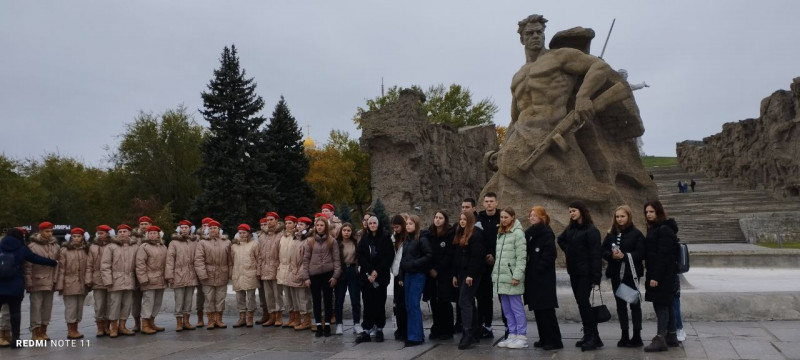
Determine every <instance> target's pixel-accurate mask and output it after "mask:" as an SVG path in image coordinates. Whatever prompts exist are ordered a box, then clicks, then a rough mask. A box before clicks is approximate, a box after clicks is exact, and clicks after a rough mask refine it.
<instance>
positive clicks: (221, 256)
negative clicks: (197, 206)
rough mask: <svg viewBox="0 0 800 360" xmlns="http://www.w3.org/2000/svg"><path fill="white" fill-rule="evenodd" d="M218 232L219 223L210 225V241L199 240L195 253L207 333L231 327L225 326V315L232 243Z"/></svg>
mask: <svg viewBox="0 0 800 360" xmlns="http://www.w3.org/2000/svg"><path fill="white" fill-rule="evenodd" d="M219 228H220V224H219V222H218V221H216V220H212V221H211V222H209V223H208V238H207V239H204V240H200V243H199V244H197V249H196V250H195V252H194V269H195V271H196V272H197V280H198V281H200V284H202V285H203V296H204V298H205V309H206V315H208V327H207V328H206V329H208V330H211V329H214V328H215V327H217V328H221V329H224V328H227V327H228V325H225V323H223V322H222V313H223V312H224V311H225V296H226V295H227V290H228V280H229V279H230V271H231V263H230V254H231V242H230V240H228V238H227V237H225V236H224V235H220V231H219Z"/></svg>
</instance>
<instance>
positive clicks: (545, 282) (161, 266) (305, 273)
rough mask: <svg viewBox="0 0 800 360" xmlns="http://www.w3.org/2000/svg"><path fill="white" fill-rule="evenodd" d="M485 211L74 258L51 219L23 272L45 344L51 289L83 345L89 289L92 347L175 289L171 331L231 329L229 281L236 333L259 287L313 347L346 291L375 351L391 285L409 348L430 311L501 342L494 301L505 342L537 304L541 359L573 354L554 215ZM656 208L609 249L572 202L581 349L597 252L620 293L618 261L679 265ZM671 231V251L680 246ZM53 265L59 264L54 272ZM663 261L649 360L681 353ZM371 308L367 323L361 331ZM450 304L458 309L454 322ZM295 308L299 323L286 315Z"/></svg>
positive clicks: (176, 238) (208, 223)
mask: <svg viewBox="0 0 800 360" xmlns="http://www.w3.org/2000/svg"><path fill="white" fill-rule="evenodd" d="M483 200H484V201H483V205H484V208H485V210H484V211H481V212H480V213H478V212H477V211H476V209H475V201H474V200H473V199H465V200H464V201H463V202H462V211H461V213H460V214H459V218H458V220H457V221H455V223H454V224H452V225H451V224H450V221H449V217H448V215H447V212H446V211H443V210H442V211H437V212H436V213H435V216H434V219H433V221H432V224H431V225H430V227H429V228H428V229H422V228H421V221H420V218H419V217H418V216H416V215H408V214H399V215H396V216H394V218H392V220H391V226H392V229H391V231H388V232H384V231H383V230H384V227H385V226H386V225H389V224H382V223H380V222H379V219H378V218H377V217H376V216H375V215H374V214H372V213H368V214H366V215H365V216H364V218H363V222H362V226H363V228H362V229H361V230H359V231H358V232H355V230H354V227H353V225H351V224H349V223H345V224H342V223H341V221H339V219H338V218H336V216H334V215H333V213H334V207H333V206H332V205H330V204H325V205H323V207H322V211H321V212H320V213H318V214H316V215H315V216H314V219H313V220H312V219H310V218H308V217H300V218H297V217H295V216H286V217H284V218H283V219H282V220H283V221H280V220H281V219H280V217H279V215H278V214H276V213H274V212H269V213H267V214H266V216H265V217H264V218H263V219H261V221H260V223H261V224H260V225H261V229H260V230H259V231H256V232H252V231H251V228H250V226H248V225H247V224H241V225H239V226H238V227H237V232H236V234H235V235H234V236H233V239H232V240H231V239H230V238H229V236H227V235H224V234H222V232H221V230H220V227H221V225H220V223H219V222H217V221H215V220H213V219H211V218H205V219H203V220H202V227H201V228H200V229H197V231H195V229H194V226H193V224H192V223H191V222H189V221H188V220H183V221H181V222H180V224H179V227H178V229H176V233H175V234H173V235H172V238H171V240H172V241H170V243H169V247H166V246H165V245H164V242H163V237H164V234H163V231H162V230H161V229H159V228H158V227H157V226H153V225H152V221H151V219H150V218H148V217H147V216H142V217H141V218H140V219H139V226H138V227H137V228H135V229H133V228H131V227H130V226H128V225H125V224H122V225H119V226H117V228H116V234H114V231H113V230H112V228H111V227H109V226H107V225H100V226H98V227H97V228H96V236H95V238H94V239H91V240H92V241H89V240H90V238H89V236H88V234H87V233H86V231H84V230H83V229H81V228H73V229H72V230H71V234H70V236H69V237H68V240H67V242H66V244H65V245H64V247H63V248H61V247H59V245H58V244H57V242H56V240H55V238H54V237H53V234H52V228H53V224H51V223H49V222H43V223H41V224H40V225H39V232H38V233H36V234H34V235H32V236H31V238H30V243H29V244H28V248H29V249H30V252H31V253H33V254H36V255H38V256H39V257H41V258H42V260H36V259H34V258H33V257H31V258H26V260H28V261H29V262H25V264H24V280H25V289H26V290H27V291H28V292H29V293H30V303H31V307H30V317H31V318H30V329H31V333H32V338H33V339H34V340H49V336H48V334H47V327H48V324H49V321H50V315H51V313H52V302H53V295H54V291H58V292H59V293H60V294H61V296H62V297H63V301H64V305H65V320H66V322H67V325H68V326H67V328H68V331H67V338H69V339H80V338H83V335H82V334H80V333H79V332H78V323H79V322H80V321H81V319H82V314H83V302H84V299H85V297H86V295H87V294H88V292H90V291H91V292H92V295H93V300H94V310H95V322H96V324H97V333H96V336H97V337H103V336H109V337H111V338H115V337H118V336H119V335H134V334H135V333H136V332H141V333H143V334H155V333H157V332H159V331H164V328H162V327H159V326H157V325H156V324H155V322H154V319H155V317H156V316H157V315H158V313H159V311H160V308H161V302H162V298H163V294H164V289H165V288H167V287H170V288H172V289H173V292H174V297H175V311H174V314H175V318H176V331H183V330H194V329H195V328H196V327H203V326H207V329H215V328H226V327H227V325H226V324H225V323H224V322H223V321H222V315H223V312H224V310H225V299H226V294H227V286H228V283H229V280H232V285H233V290H234V291H235V292H236V303H237V310H238V313H239V318H238V320H237V321H236V323H235V324H234V325H233V327H242V326H245V327H252V326H253V325H254V323H255V320H254V316H255V311H256V307H257V304H256V300H255V297H256V296H255V295H256V290H258V294H259V303H258V307H260V308H261V309H262V311H263V314H262V317H261V319H260V320H258V323H259V324H261V325H262V326H278V327H281V326H282V327H291V328H294V329H295V330H306V329H311V330H312V331H315V334H316V336H330V335H331V324H332V323H336V321H337V319H338V323H339V324H338V326H337V328H336V334H342V313H343V305H344V298H345V295H346V293H348V292H349V293H350V300H351V301H350V302H351V306H352V314H353V322H354V327H353V332H354V333H355V334H356V335H357V337H356V342H357V343H360V342H365V341H372V340H373V339H374V341H379V342H380V341H383V340H384V335H383V327H384V326H385V323H386V316H385V313H384V307H385V303H386V299H387V287H388V286H389V284H390V283H391V284H392V285H393V289H394V308H395V309H394V314H395V316H396V323H397V331H395V333H394V336H395V338H396V339H399V340H404V341H405V342H406V345H408V346H413V345H418V344H421V343H422V342H423V341H424V333H423V328H422V314H421V309H420V302H421V301H422V300H425V301H430V302H431V310H432V312H433V314H432V315H433V326H432V327H431V330H430V338H431V339H450V338H452V337H453V334H454V333H457V332H462V333H463V335H462V338H461V341H460V342H459V348H460V349H466V348H469V347H471V345H472V344H474V343H476V342H478V341H479V339H480V338H490V337H493V334H492V331H491V321H492V314H493V309H492V304H493V294H494V293H497V294H498V296H499V300H500V303H501V306H502V310H503V320H504V323H506V329H507V330H506V336H505V337H504V339H503V340H502V341H500V342H499V343H498V344H497V345H498V346H499V347H506V348H512V349H519V348H527V347H528V343H527V334H526V328H527V320H526V318H525V311H524V307H523V304H527V305H528V307H529V309H531V310H533V311H534V314H535V316H536V319H537V322H536V323H537V328H538V330H539V337H540V340H539V341H537V342H535V343H534V346H535V347H541V348H544V349H545V350H554V349H560V348H563V344H562V342H561V334H560V330H559V326H558V322H557V320H556V316H555V308H557V307H558V303H557V298H556V291H555V287H556V280H555V259H556V250H555V244H556V241H555V236H554V234H553V231H552V229H551V228H550V226H549V222H550V219H549V215H548V214H547V212H546V211H545V209H544V208H542V207H540V206H536V207H533V208H532V209H530V210H529V212H528V214H529V218H528V219H529V221H530V223H531V226H530V227H529V228H528V229H527V230H525V231H523V229H522V226H521V223H520V221H519V220H518V219H517V218H516V214H515V211H514V210H513V209H511V208H505V209H503V210H498V209H497V197H496V195H494V194H492V193H489V194H487V195H486V196H485V197H484V199H483ZM648 204H649V207H647V206H646V207H645V216H646V217H647V220H648V236H647V238H645V237H644V236H643V235H642V234H641V232H639V231H638V230H636V229H635V227H634V226H633V223H632V214H631V213H630V209H629V208H627V207H620V208H618V209H617V216H616V218H615V222H614V224H613V225H612V228H611V230H610V231H609V233H608V235H607V237H606V241H605V242H603V244H602V245H601V242H600V233H599V231H598V230H597V229H596V228H595V227H594V225H593V224H592V220H591V216H590V214H589V212H588V209H587V208H586V207H585V206H584V205H583V204H581V203H579V202H575V203H573V204H571V206H570V224H569V225H568V226H567V228H566V229H565V230H564V232H563V233H562V234H561V235H560V236H559V237H558V241H557V243H558V244H559V246H560V247H561V248H562V250H564V252H565V254H566V258H567V270H568V273H569V274H570V282H571V285H572V288H573V292H574V294H575V298H576V301H577V303H578V306H579V309H580V313H581V319H582V322H583V325H584V337H583V338H582V339H581V340H580V341H579V342H578V343H577V344H576V345H577V346H578V347H580V348H581V349H582V350H594V349H596V348H598V347H602V346H603V344H602V341H601V340H600V338H599V335H598V333H597V323H596V320H595V319H593V316H594V315H593V314H592V313H591V311H590V310H591V309H590V305H589V293H590V292H591V289H592V287H593V286H597V285H599V283H600V277H601V276H600V271H601V265H602V264H601V260H600V258H601V256H602V257H603V258H605V259H606V260H607V261H608V263H609V267H608V269H609V270H608V271H609V272H612V273H613V272H616V273H615V274H610V275H609V276H608V277H609V278H611V279H612V285H613V287H614V289H615V290H616V288H617V287H618V286H619V284H620V282H624V283H626V284H630V285H634V283H633V277H632V275H631V274H630V272H631V270H633V269H628V270H627V271H626V270H624V266H623V271H622V272H619V271H620V268H621V267H620V266H621V264H622V263H623V262H624V263H628V262H629V260H628V258H629V257H630V259H631V260H633V263H635V266H634V269H635V270H636V271H637V272H639V273H641V271H642V270H643V269H642V268H641V267H642V260H644V259H647V260H651V256H652V257H653V259H656V258H658V257H664V256H668V254H666V253H658V249H659V242H660V241H665V242H666V241H670V239H660V238H659V237H662V238H664V237H669V235H670V234H668V232H669V231H667V230H670V229H672V225H674V221H673V222H671V223H669V221H671V219H670V220H669V221H667V219H666V214H665V213H664V211H663V207H661V206H660V205H661V204H660V203H657V202H655V203H653V204H650V203H648ZM649 210H652V211H651V212H652V213H653V214H652V215H653V216H652V219H651V216H650V214H648V211H649ZM651 224H652V225H653V226H652V230H653V231H652V236H651V226H650V225H651ZM664 226H668V227H669V229H664ZM676 230H677V228H676V227H675V229H674V231H676ZM674 231H672V233H671V235H672V238H673V239H672V240H671V241H675V240H674V238H675V236H674ZM112 235H113V236H112ZM623 235H624V236H623ZM651 237H652V239H651ZM4 241H5V238H4ZM646 242H649V243H653V248H652V249H653V251H646V250H645V249H647V248H646V247H645V243H646ZM32 256H33V255H32ZM48 259H50V260H49V261H52V260H57V266H55V267H54V265H55V263H49V262H47V261H46V260H48ZM673 262H674V260H673ZM656 263H658V264H664V265H663V266H662V267H663V268H659V269H656V268H655V267H653V269H651V266H648V282H646V288H647V289H648V294H647V295H648V298H647V300H648V301H653V302H654V304H655V305H656V313H657V315H658V320H659V328H658V335H657V336H656V338H655V339H654V340H653V344H651V345H650V346H648V347H647V348H646V349H645V350H647V351H663V350H666V347H667V343H668V344H669V345H672V346H674V345H675V344H676V340H674V339H673V337H674V334H675V325H674V320H672V321H671V320H669V318H668V316H670V317H673V318H674V315H673V314H672V311H671V310H670V309H671V308H672V307H671V306H670V307H669V309H667V308H666V307H665V306H659V305H663V304H665V303H666V302H667V300H663V301H662V298H663V299H666V298H667V297H669V300H670V301H671V300H672V298H673V297H674V291H672V293H670V294H666V293H669V291H665V294H664V295H663V296H659V297H658V298H656V296H657V295H658V294H657V293H658V291H660V290H662V289H665V288H667V286H662V288H658V282H659V281H661V282H663V283H664V284H666V283H668V282H669V281H673V282H674V276H675V271H674V268H670V266H668V265H666V264H668V263H669V260H668V259H666V262H664V261H663V259H662V260H659V261H654V262H653V264H654V265H655V264H656ZM648 264H650V261H648ZM659 266H661V265H659ZM651 275H652V276H651ZM656 277H657V278H656ZM620 278H621V279H620ZM615 280H616V281H615ZM196 288H197V290H198V291H197V292H196V293H195V290H196ZM637 288H638V286H637ZM669 288H670V289H672V286H671V285H670V286H669ZM651 291H652V294H653V296H650V295H651ZM359 295H360V296H361V299H360V298H359ZM362 299H363V305H364V308H363V321H362V322H361V323H359V322H360V320H361V314H362V309H361V300H362ZM20 300H21V298H20ZM193 301H195V305H196V306H195V309H196V312H197V322H196V323H195V324H194V325H193V324H192V322H191V321H190V316H191V314H192V308H193V306H192V302H193ZM334 301H335V306H334ZM476 301H477V306H476ZM452 302H456V304H457V311H456V317H455V319H454V316H453V307H452ZM617 303H618V314H619V315H620V324H621V327H622V329H623V339H622V340H620V342H619V343H618V345H619V346H625V347H636V346H642V345H643V344H642V341H641V337H640V331H641V310H640V307H638V306H632V307H631V310H632V311H631V314H632V316H633V319H632V320H633V330H634V332H633V337H632V338H631V337H629V333H628V319H627V311H626V307H627V306H626V304H625V303H624V302H622V303H620V302H619V300H618V301H617ZM670 304H671V302H670ZM4 310H5V308H4ZM13 310H14V309H12V316H11V322H12V324H11V330H12V331H11V332H12V333H13V334H9V331H8V330H9V329H8V324H6V326H5V327H2V325H3V323H4V321H2V320H0V331H2V333H0V341H5V342H6V343H7V342H8V340H12V342H13V339H18V338H19V330H18V329H19V319H18V318H17V319H16V324H13V323H14V322H15V321H14V320H15V319H14V316H13ZM17 310H18V309H17ZM284 310H286V311H287V312H288V315H289V318H288V320H286V319H284V313H283V311H284ZM204 312H205V315H206V318H205V321H204V318H203V313H204ZM312 312H313V315H314V321H312V319H311V313H312ZM622 313H625V314H624V316H623V314H622ZM662 313H663V316H662ZM131 315H132V317H133V319H134V327H133V328H132V329H128V328H127V327H126V321H127V319H128V317H130V316H131ZM662 317H663V322H664V324H663V326H662ZM6 318H7V317H6ZM285 320H286V321H285ZM454 321H455V323H454ZM623 321H624V324H623ZM5 322H7V320H6V321H5ZM14 325H16V326H14ZM15 327H16V329H14V328H15ZM14 330H16V331H14ZM662 330H664V331H663V333H662ZM9 335H13V336H9ZM659 338H660V339H659ZM3 339H4V340H3ZM0 345H4V344H3V343H0ZM12 345H13V344H12Z"/></svg>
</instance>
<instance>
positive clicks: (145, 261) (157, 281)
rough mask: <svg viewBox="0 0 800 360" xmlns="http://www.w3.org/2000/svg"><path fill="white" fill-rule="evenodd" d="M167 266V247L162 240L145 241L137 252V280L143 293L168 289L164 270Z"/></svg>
mask: <svg viewBox="0 0 800 360" xmlns="http://www.w3.org/2000/svg"><path fill="white" fill-rule="evenodd" d="M166 266H167V247H166V246H164V241H163V240H161V238H158V239H156V240H145V242H144V243H142V244H141V245H139V249H138V250H137V251H136V279H137V280H138V281H139V286H140V287H141V289H142V291H146V290H159V289H164V288H166V287H167V281H166V280H165V279H164V270H165V269H166Z"/></svg>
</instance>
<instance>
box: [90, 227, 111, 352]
mask: <svg viewBox="0 0 800 360" xmlns="http://www.w3.org/2000/svg"><path fill="white" fill-rule="evenodd" d="M96 231H97V232H96V233H95V234H96V236H95V240H94V242H93V243H92V244H91V245H89V254H88V256H87V257H86V273H85V278H84V281H85V282H86V286H88V287H89V288H91V289H92V296H93V300H94V321H95V324H97V334H96V335H95V336H97V337H103V336H106V335H108V334H110V333H111V331H110V330H109V328H108V327H109V325H111V322H109V321H108V291H107V288H108V287H107V286H105V285H104V284H103V277H102V274H101V272H100V266H101V265H102V261H103V253H104V252H105V251H106V248H107V247H108V243H109V241H110V240H111V235H109V233H110V232H111V227H110V226H108V225H100V226H98V227H97V228H96Z"/></svg>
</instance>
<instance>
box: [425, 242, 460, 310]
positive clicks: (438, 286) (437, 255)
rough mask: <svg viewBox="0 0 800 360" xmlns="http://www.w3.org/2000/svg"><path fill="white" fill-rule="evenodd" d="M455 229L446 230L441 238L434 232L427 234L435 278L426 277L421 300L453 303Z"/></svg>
mask: <svg viewBox="0 0 800 360" xmlns="http://www.w3.org/2000/svg"><path fill="white" fill-rule="evenodd" d="M455 231H456V229H455V227H451V228H450V229H448V230H447V231H446V232H445V233H444V234H442V236H437V235H436V233H434V232H428V233H427V235H426V236H427V238H428V242H429V243H430V244H431V250H433V262H432V264H431V265H432V269H434V270H436V273H437V274H436V278H435V279H434V278H432V277H430V275H429V276H428V281H427V283H425V292H424V293H423V300H429V299H433V298H434V297H436V298H438V299H441V300H442V301H455V300H456V299H457V298H458V295H457V294H456V292H455V291H454V289H455V288H453V267H452V263H453V250H454V249H455V247H454V245H453V234H455Z"/></svg>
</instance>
